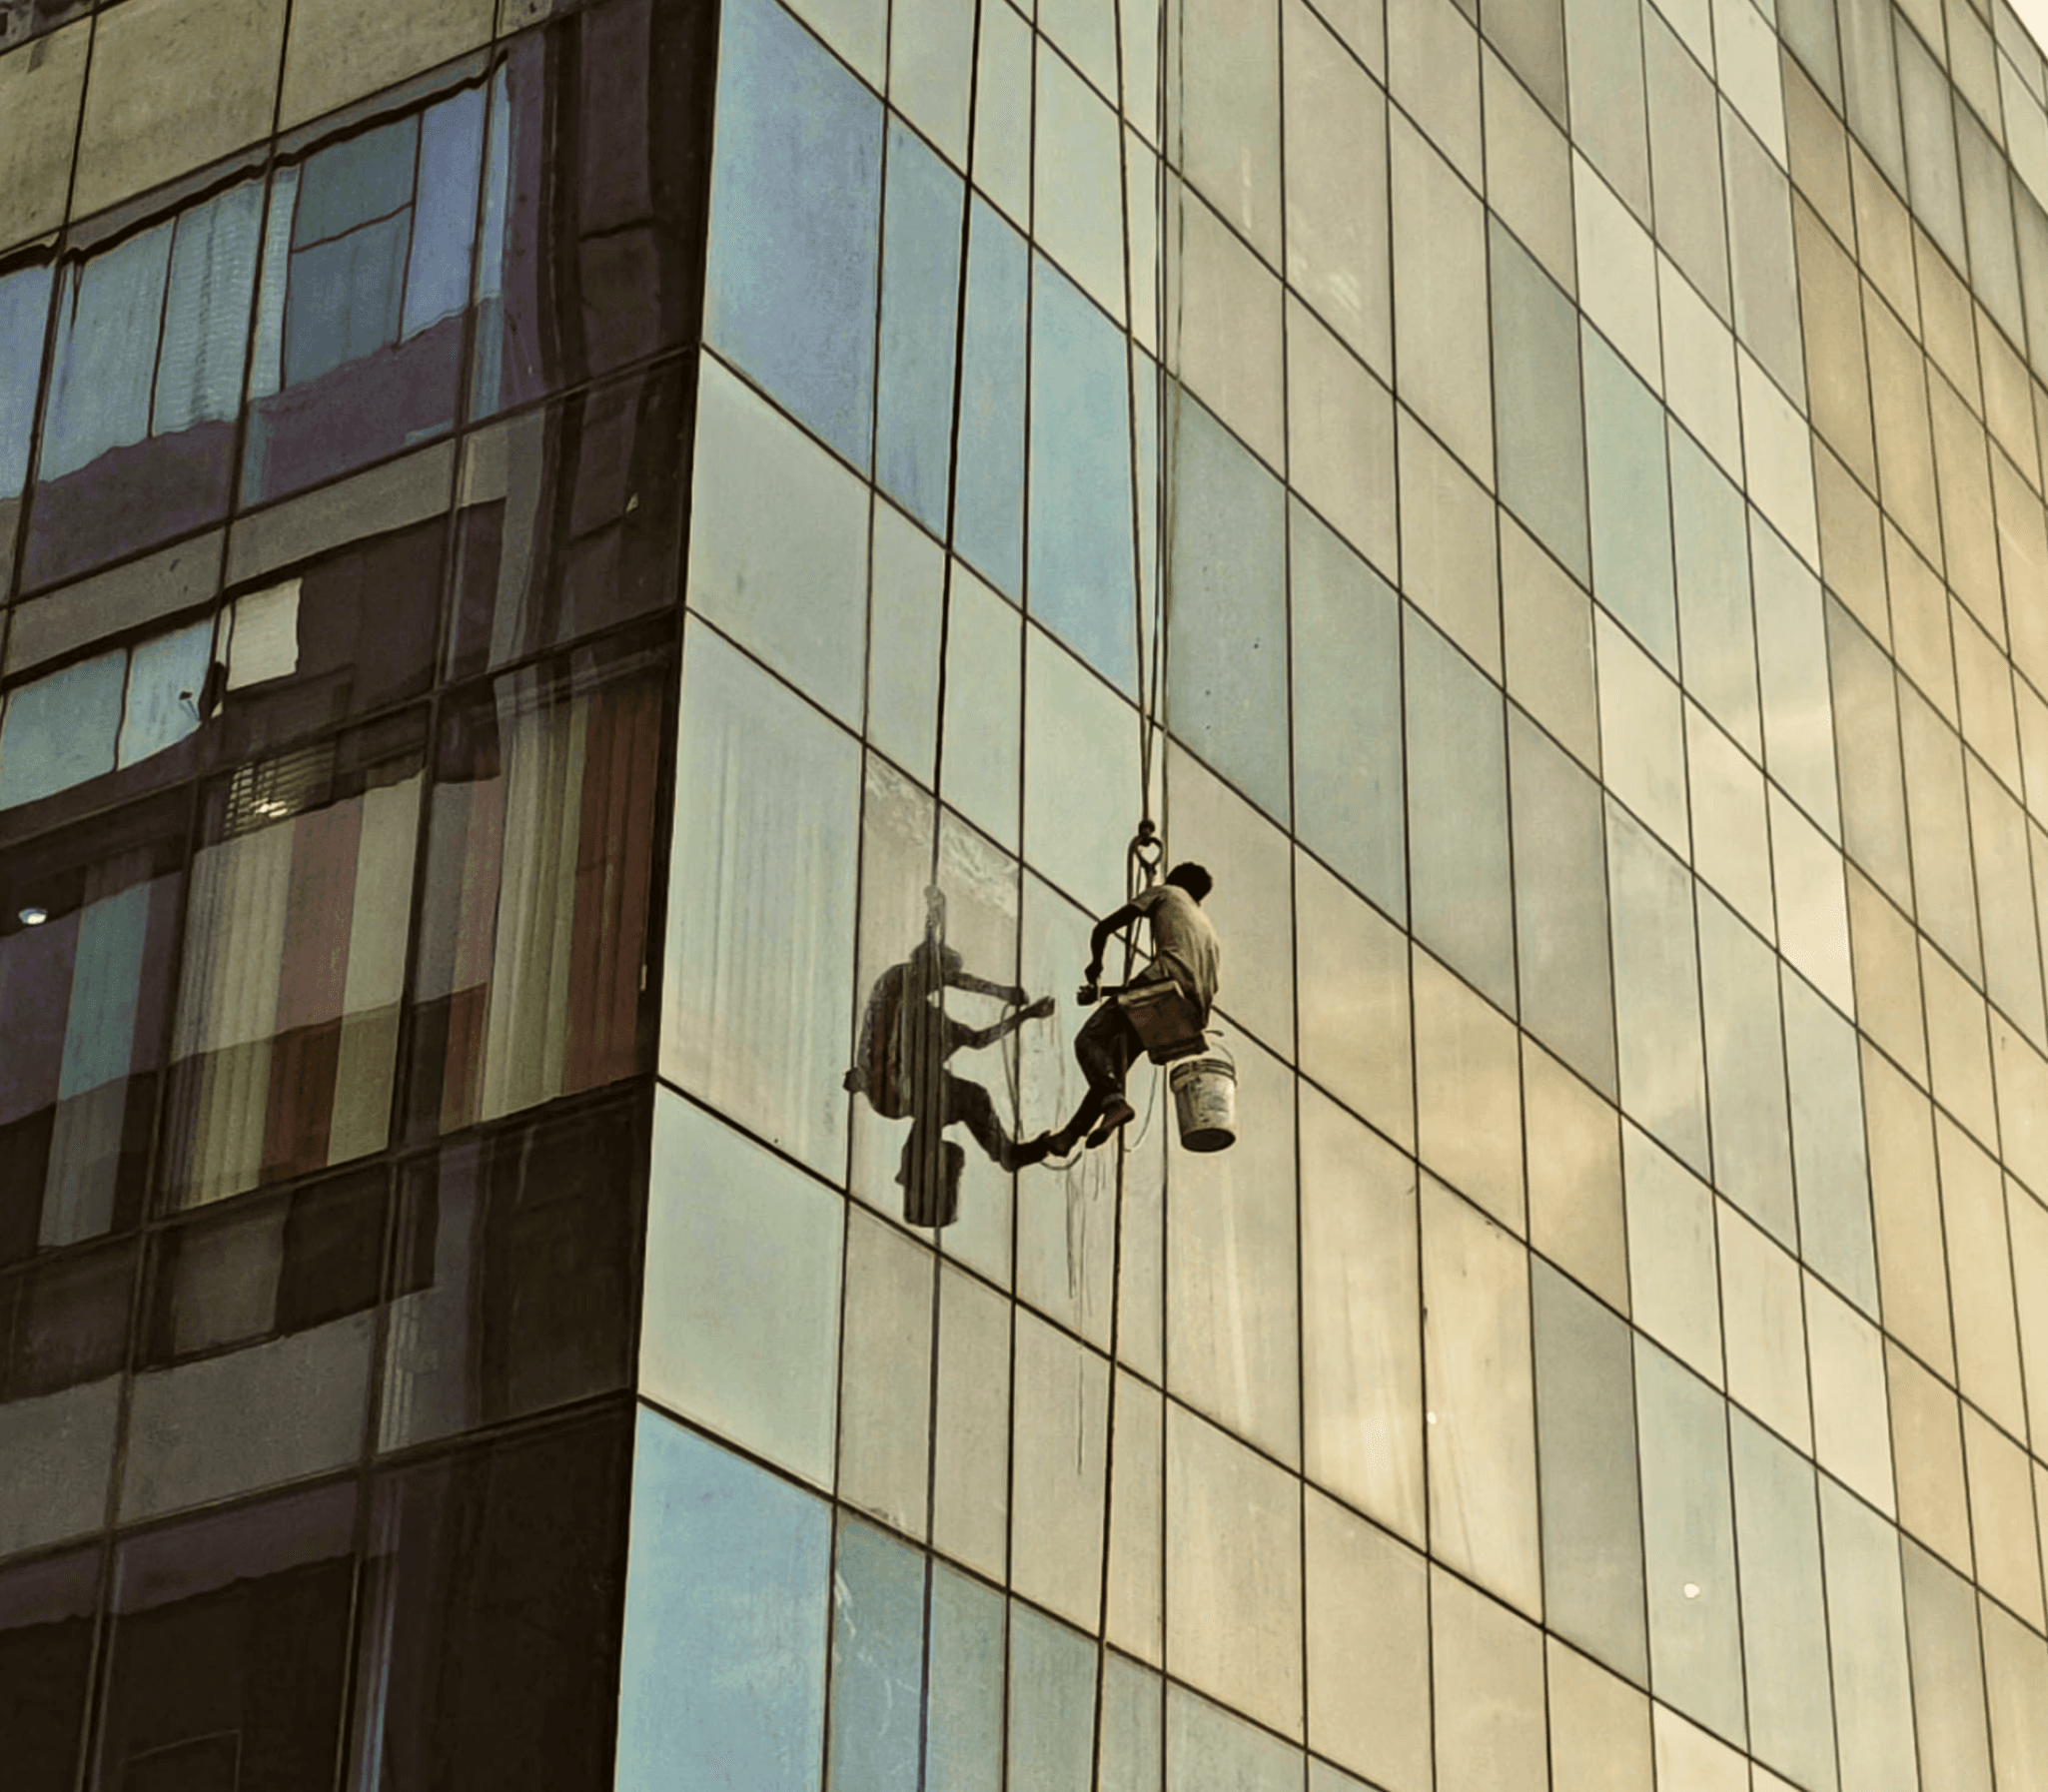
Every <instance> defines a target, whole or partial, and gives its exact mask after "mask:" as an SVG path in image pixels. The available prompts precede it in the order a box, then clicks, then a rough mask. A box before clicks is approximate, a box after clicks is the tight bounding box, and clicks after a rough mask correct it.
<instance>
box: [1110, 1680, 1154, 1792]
mask: <svg viewBox="0 0 2048 1792" xmlns="http://www.w3.org/2000/svg"><path fill="white" fill-rule="evenodd" d="M1162 1692H1163V1685H1162V1682H1161V1680H1160V1678H1159V1676H1158V1675H1157V1674H1155V1673H1149V1672H1147V1670H1146V1669H1144V1668H1142V1667H1140V1666H1139V1665H1138V1664H1137V1663H1136V1662H1134V1661H1129V1660H1126V1659H1125V1658H1124V1657H1123V1656H1121V1655H1115V1654H1113V1655H1111V1656H1110V1657H1109V1659H1108V1661H1106V1662H1105V1663H1104V1664H1103V1671H1102V1770H1101V1774H1100V1777H1099V1779H1098V1780H1097V1785H1098V1786H1099V1787H1100V1792H1159V1787H1160V1785H1161V1784H1162V1781H1161V1777H1160V1776H1161V1774H1162V1773H1163V1771H1164V1756H1163V1754H1162V1752H1161V1751H1162V1749H1163V1748H1164V1746H1165V1745H1164V1741H1163V1738H1162V1736H1161V1733H1160V1732H1161V1728H1162V1725H1161V1721H1160V1720H1161V1716H1162V1712H1161V1709H1160V1705H1161V1695H1162Z"/></svg>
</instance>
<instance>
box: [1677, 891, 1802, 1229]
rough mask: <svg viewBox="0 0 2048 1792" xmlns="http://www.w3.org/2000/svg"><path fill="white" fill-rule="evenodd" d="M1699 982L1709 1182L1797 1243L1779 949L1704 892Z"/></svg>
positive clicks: (1761, 1223)
mask: <svg viewBox="0 0 2048 1792" xmlns="http://www.w3.org/2000/svg"><path fill="white" fill-rule="evenodd" d="M1699 986H1700V994H1701V999H1702V1003H1703V1006H1704V1009H1705V1016H1706V1085H1707V1093H1708V1097H1709V1108H1710V1113H1711V1118H1712V1122H1713V1174H1714V1186H1715V1187H1716V1188H1717V1189H1719V1190H1720V1192H1721V1193H1722V1194H1723V1195H1725V1196H1727V1197H1728V1199H1729V1200H1731V1201H1733V1202H1734V1203H1735V1205H1736V1206H1737V1207H1739V1208H1741V1209H1742V1211H1743V1212H1744V1213H1746V1214H1748V1215H1749V1217H1750V1218H1751V1219H1753V1220H1754V1221H1756V1223H1757V1224H1758V1225H1759V1226H1762V1227H1763V1228H1764V1229H1765V1230H1767V1231H1768V1232H1770V1233H1771V1234H1772V1235H1773V1236H1774V1237H1776V1239H1777V1240H1778V1242H1779V1243H1780V1244H1782V1245H1784V1246H1785V1247H1786V1248H1787V1249H1796V1248H1797V1241H1798V1233H1797V1231H1796V1229H1795V1227H1794V1224H1793V1219H1792V1139H1791V1128H1790V1124H1789V1121H1788V1119H1787V1116H1786V1113H1785V1050H1784V1040H1783V1036H1782V1034H1781V1033H1780V1031H1779V1026H1778V959H1777V954H1776V953H1775V952H1773V951H1772V950H1771V949H1770V947H1769V946H1768V945H1767V944H1765V943H1764V942H1763V941H1762V940H1760V939H1758V938H1757V936H1756V935H1755V934H1754V933H1752V932H1750V930H1749V929H1748V928H1747V927H1746V926H1744V925H1743V924H1742V922H1740V921H1739V920H1737V919H1736V918H1735V916H1734V914H1733V913H1732V912H1731V911H1730V910H1729V909H1727V908H1726V907H1724V906H1723V905H1722V904H1721V902H1720V901H1719V900H1718V899H1717V898H1715V897H1714V896H1713V895H1712V894H1711V893H1710V892H1707V891H1701V892H1700V896H1699Z"/></svg>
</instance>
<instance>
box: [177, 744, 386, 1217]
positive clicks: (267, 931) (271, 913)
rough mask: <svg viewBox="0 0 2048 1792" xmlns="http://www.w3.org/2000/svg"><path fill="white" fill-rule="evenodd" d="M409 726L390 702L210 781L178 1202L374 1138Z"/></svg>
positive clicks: (193, 909)
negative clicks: (361, 724)
mask: <svg viewBox="0 0 2048 1792" xmlns="http://www.w3.org/2000/svg"><path fill="white" fill-rule="evenodd" d="M423 732H424V731H423V729H422V727H421V723H420V720H419V718H418V717H417V716H407V717H400V718H398V719H396V720H395V721H393V722H389V723H385V724H382V725H381V726H379V727H376V728H371V729H364V730H362V731H360V732H359V733H356V734H352V735H344V736H343V737H342V738H341V739H340V740H339V741H326V742H321V743H318V744H316V745H314V746H311V747H305V748H301V749H300V750H299V751H298V752H296V753H292V754H289V755H285V756H282V757H279V758H274V759H268V760H262V761H258V762H257V763H255V764H251V765H246V766H244V767H242V768H241V769H240V770H239V771H237V772H235V773H233V774H232V775H231V776H230V777H228V778H225V779H222V780H220V781H219V782H217V783H216V784H214V785H213V786H212V788H211V789H210V790H209V791H208V793H207V800H206V818H205V830H206V831H205V842H206V843H205V844H204V845H203V846H202V847H201V849H200V851H199V853H198V855H197V856H196V858H195V860H194V864H193V873H192V898H191V906H190V911H189V915H188V918H187V922H186V942H185V967H184V973H183V978H182V982H181V985H180V989H179V1000H178V1014H177V1021H176V1025H175V1028H174V1031H173V1046H172V1064H173V1069H172V1076H173V1086H172V1092H171V1101H170V1117H169V1129H168V1137H167V1139H166V1144H165V1166H166V1168H165V1173H164V1180H165V1182H166V1184H167V1186H168V1189H169V1192H170V1194H171V1196H172V1199H173V1202H174V1204H175V1205H179V1206H188V1207H189V1206H193V1205H196V1204H198V1203H200V1202H205V1201H215V1200H219V1199H220V1198H221V1197H223V1196H226V1195H232V1194H235V1193H237V1192H238V1191H240V1190H243V1189H247V1188H252V1187H254V1186H255V1185H256V1184H258V1183H261V1182H274V1181H277V1180H278V1179H280V1178H282V1177H288V1176H297V1175H301V1174H303V1173H305V1172H307V1171H310V1170H319V1169H322V1168H324V1167H325V1166H327V1165H329V1164H338V1163H342V1162H345V1161H346V1160H348V1159H350V1158H353V1157H359V1156H361V1155H362V1154H363V1153H365V1152H371V1151H376V1150H379V1149H380V1148H381V1147H382V1146H383V1145H384V1143H385V1141H386V1138H387V1137H388V1135H389V1130H390V1112H391V1090H392V1076H393V1071H394V1065H395V1059H396V1053H397V1046H398V1012H399V996H400V991H401V986H402V981H403V977H404V969H405V960H406V917H407V905H406V903H405V901H404V898H403V895H402V892H404V891H406V890H408V889H410V888H411V887H412V879H413V858H414V848H415V841H416V838H417V835H418V830H419V811H420V790H421V782H422V761H423V759H424V756H425V755H424V741H423V739H422V735H423Z"/></svg>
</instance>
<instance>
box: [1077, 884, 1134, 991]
mask: <svg viewBox="0 0 2048 1792" xmlns="http://www.w3.org/2000/svg"><path fill="white" fill-rule="evenodd" d="M1141 912H1142V911H1141V910H1139V909H1137V908H1134V907H1133V906H1132V905H1131V904H1130V903H1128V902H1127V903H1125V904H1124V906H1123V907H1122V908H1120V909H1118V910H1117V912H1116V913H1115V914H1113V915H1109V916H1106V917H1104V918H1103V919H1102V920H1100V921H1098V922H1096V924H1095V931H1094V932H1093V933H1091V934H1090V935H1089V936H1088V981H1089V982H1090V983H1100V982H1101V981H1102V955H1103V953H1105V952H1106V951H1108V950H1109V943H1110V941H1111V940H1112V939H1114V938H1115V937H1116V936H1117V935H1118V934H1120V933H1121V932H1123V930H1124V929H1125V928H1126V927H1128V926H1130V924H1131V923H1132V922H1133V921H1135V920H1137V919H1138V917H1139V915H1140V913H1141Z"/></svg>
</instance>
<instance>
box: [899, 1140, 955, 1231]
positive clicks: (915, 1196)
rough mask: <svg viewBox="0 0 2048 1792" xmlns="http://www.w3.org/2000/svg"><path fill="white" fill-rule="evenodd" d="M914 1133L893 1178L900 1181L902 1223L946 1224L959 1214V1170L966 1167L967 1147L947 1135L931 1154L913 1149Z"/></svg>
mask: <svg viewBox="0 0 2048 1792" xmlns="http://www.w3.org/2000/svg"><path fill="white" fill-rule="evenodd" d="M917 1137H918V1136H917V1134H916V1132H914V1131H913V1133H912V1134H911V1143H906V1144H905V1146H904V1148H903V1163H902V1166H901V1168H900V1169H898V1171H897V1172H896V1180H897V1182H899V1183H901V1184H902V1185H903V1223H904V1224H905V1225H906V1226H933V1227H936V1226H950V1225H952V1224H953V1222H954V1221H955V1220H957V1219H958V1218H959V1217H960V1173H961V1171H963V1170H964V1169H966V1167H967V1148H966V1147H965V1146H964V1145H955V1144H954V1143H953V1141H952V1140H950V1139H948V1140H946V1141H944V1142H943V1143H942V1144H941V1145H940V1146H939V1149H938V1153H937V1155H935V1156H934V1155H932V1154H930V1153H927V1152H925V1151H922V1150H913V1145H914V1144H915V1142H916V1141H917Z"/></svg>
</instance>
